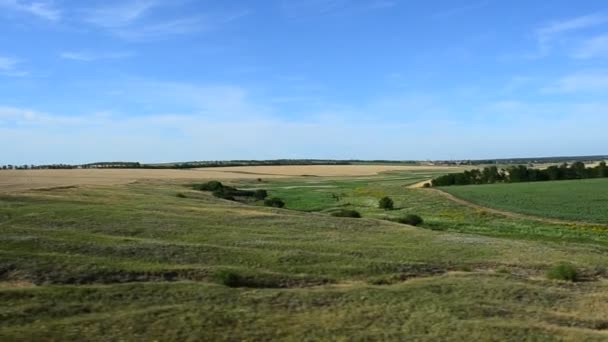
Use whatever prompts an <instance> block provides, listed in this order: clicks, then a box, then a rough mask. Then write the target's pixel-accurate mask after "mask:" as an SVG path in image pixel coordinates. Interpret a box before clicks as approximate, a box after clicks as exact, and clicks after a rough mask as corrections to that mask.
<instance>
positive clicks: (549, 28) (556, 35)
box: [530, 13, 608, 58]
mask: <svg viewBox="0 0 608 342" xmlns="http://www.w3.org/2000/svg"><path fill="white" fill-rule="evenodd" d="M607 23H608V15H606V14H604V13H595V14H590V15H585V16H580V17H576V18H570V19H565V20H561V21H554V22H551V23H549V24H546V25H544V26H542V27H540V28H539V29H537V30H536V32H535V36H536V39H537V42H538V47H539V52H537V53H535V54H533V55H531V56H530V57H532V58H540V57H544V56H546V55H547V54H549V52H550V50H551V49H552V47H553V45H554V44H556V43H564V40H566V41H568V40H569V39H565V37H568V36H569V35H571V34H573V33H576V32H578V31H582V30H587V29H590V28H594V27H598V26H601V25H604V24H607Z"/></svg>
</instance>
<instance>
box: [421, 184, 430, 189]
mask: <svg viewBox="0 0 608 342" xmlns="http://www.w3.org/2000/svg"><path fill="white" fill-rule="evenodd" d="M422 187H423V188H430V187H431V183H424V184H422Z"/></svg>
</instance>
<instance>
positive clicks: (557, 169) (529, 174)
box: [432, 161, 608, 186]
mask: <svg viewBox="0 0 608 342" xmlns="http://www.w3.org/2000/svg"><path fill="white" fill-rule="evenodd" d="M606 177H608V166H606V162H603V161H602V162H600V163H599V165H597V166H595V167H586V166H585V164H584V163H583V162H575V163H572V164H571V165H568V164H562V165H560V166H549V167H548V168H546V169H535V168H528V167H526V166H524V165H517V166H510V167H508V168H506V169H501V170H499V169H498V167H496V166H490V167H486V168H484V169H483V170H478V169H475V170H467V171H464V172H462V173H452V174H448V175H444V176H441V177H437V178H435V179H433V182H432V183H433V186H450V185H470V184H494V183H504V182H506V183H520V182H539V181H555V180H569V179H586V178H606Z"/></svg>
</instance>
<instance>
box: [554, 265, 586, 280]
mask: <svg viewBox="0 0 608 342" xmlns="http://www.w3.org/2000/svg"><path fill="white" fill-rule="evenodd" d="M547 278H549V279H555V280H565V281H577V280H578V271H577V270H576V267H574V266H573V265H571V264H568V263H561V264H559V265H557V266H554V267H552V268H551V269H549V271H547Z"/></svg>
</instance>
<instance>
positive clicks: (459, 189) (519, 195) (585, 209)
mask: <svg viewBox="0 0 608 342" xmlns="http://www.w3.org/2000/svg"><path fill="white" fill-rule="evenodd" d="M442 190H443V191H446V192H449V193H451V194H453V195H455V196H457V197H459V198H462V199H466V200H468V201H471V202H473V203H476V204H480V205H483V206H488V207H492V208H498V209H503V210H507V211H513V212H517V213H523V214H530V215H535V216H544V217H550V218H557V219H565V220H572V221H581V222H595V223H603V224H608V179H585V180H576V181H556V182H534V183H513V184H491V185H471V186H452V187H445V188H442Z"/></svg>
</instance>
